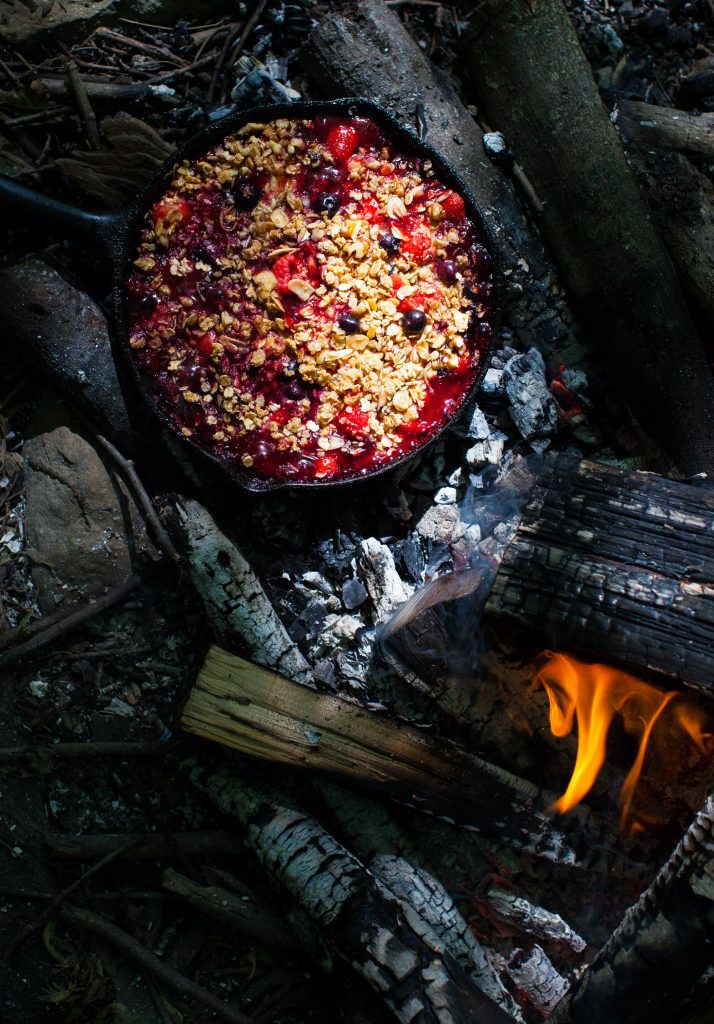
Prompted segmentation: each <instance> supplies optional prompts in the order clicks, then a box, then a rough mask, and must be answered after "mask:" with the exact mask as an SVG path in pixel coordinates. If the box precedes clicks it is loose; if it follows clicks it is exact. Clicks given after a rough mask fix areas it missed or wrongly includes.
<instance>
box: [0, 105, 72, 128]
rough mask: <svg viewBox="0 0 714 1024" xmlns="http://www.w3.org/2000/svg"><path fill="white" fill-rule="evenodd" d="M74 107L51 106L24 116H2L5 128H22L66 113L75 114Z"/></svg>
mask: <svg viewBox="0 0 714 1024" xmlns="http://www.w3.org/2000/svg"><path fill="white" fill-rule="evenodd" d="M73 113H74V107H49V108H46V109H45V110H36V111H35V112H34V114H23V115H22V117H5V116H3V118H2V124H3V127H5V128H20V127H21V126H22V125H25V124H41V123H42V122H43V121H51V120H52V118H53V117H64V116H65V115H66V114H73Z"/></svg>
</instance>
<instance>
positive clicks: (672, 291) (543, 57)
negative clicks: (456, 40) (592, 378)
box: [464, 0, 714, 474]
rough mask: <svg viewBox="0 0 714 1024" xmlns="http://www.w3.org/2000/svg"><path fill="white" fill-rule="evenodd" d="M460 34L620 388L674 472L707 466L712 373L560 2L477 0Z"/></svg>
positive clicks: (481, 94)
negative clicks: (464, 35) (464, 32)
mask: <svg viewBox="0 0 714 1024" xmlns="http://www.w3.org/2000/svg"><path fill="white" fill-rule="evenodd" d="M467 39H468V42H467V45H466V47H465V54H464V56H465V60H464V66H465V69H466V71H467V74H468V75H469V77H470V79H471V81H472V82H473V84H474V87H475V90H476V94H477V97H478V101H479V104H480V105H481V106H482V107H483V110H484V112H485V115H486V116H487V117H488V119H489V121H490V122H491V124H492V125H493V126H494V127H496V128H498V129H499V130H501V131H502V132H503V133H504V134H505V136H506V139H507V141H508V143H509V145H510V146H511V147H512V149H513V151H514V152H515V154H516V157H517V159H518V161H519V162H520V163H521V164H522V166H523V168H524V170H525V172H526V173H527V175H528V177H529V178H530V180H531V181H532V183H533V185H534V187H535V189H536V191H537V193H538V195H539V196H540V198H541V200H542V202H543V210H542V212H541V214H540V215H538V222H539V225H540V227H541V230H542V232H543V235H544V238H545V240H546V243H547V244H548V246H549V248H550V251H551V252H552V254H553V257H554V259H555V261H556V264H557V266H558V268H559V270H560V272H561V274H562V277H563V281H564V283H565V285H566V287H567V289H568V290H569V292H570V295H571V296H572V298H573V300H574V302H575V304H576V308H577V309H578V310H579V311H580V313H581V315H582V317H583V319H584V321H585V322H586V324H587V325H589V328H590V335H591V337H592V338H593V339H594V340H596V343H597V345H598V347H600V348H601V350H602V354H603V356H604V357H605V359H606V360H607V363H608V367H609V368H610V370H611V373H612V379H613V380H614V381H615V382H616V383H617V385H618V388H619V391H620V395H621V397H622V398H623V400H624V401H625V403H626V404H627V405H628V406H629V407H630V409H631V410H632V412H633V413H634V415H635V417H636V418H637V420H638V421H639V422H640V424H641V426H642V427H643V428H644V430H645V431H646V432H647V434H648V435H649V436H650V437H651V438H653V439H655V440H656V441H657V442H658V443H659V444H660V445H661V447H662V449H663V450H664V451H666V452H668V453H669V455H670V457H671V458H672V459H673V460H674V463H675V465H677V466H678V467H679V468H680V470H682V471H683V472H684V473H688V474H689V473H698V472H701V471H706V472H709V473H711V472H713V471H714V437H713V436H712V432H711V429H710V425H711V423H712V421H713V420H714V382H713V381H712V374H711V370H710V368H709V365H708V362H707V359H706V358H705V354H704V351H703V348H702V345H701V342H700V340H699V338H698V337H697V334H696V330H695V328H694V325H693V323H692V320H691V317H690V316H689V313H688V311H687V307H686V305H685V302H684V299H683V296H682V293H681V291H680V287H679V284H678V281H677V278H676V275H675V272H674V269H673V266H672V263H671V261H670V259H669V256H668V254H667V252H666V250H665V248H664V246H663V244H662V241H661V239H660V238H659V236H658V234H657V232H656V231H655V229H654V227H653V225H652V222H651V220H650V218H649V216H648V213H647V209H646V207H645V204H644V201H643V199H642V197H641V195H640V193H639V190H638V188H637V183H636V181H635V179H634V177H633V175H632V173H631V171H630V169H629V167H628V165H627V161H626V159H625V155H624V152H623V150H622V146H621V144H620V141H619V139H618V137H617V133H616V131H615V129H614V127H613V125H612V124H611V122H610V118H609V116H608V112H607V111H606V110H605V108H604V106H603V105H602V103H601V101H600V98H599V95H598V91H597V87H596V85H595V82H594V81H593V78H592V74H591V71H590V67H589V65H588V62H587V59H586V57H585V55H584V53H583V52H582V50H581V48H580V45H579V42H578V38H577V36H576V33H575V29H574V27H573V25H572V24H571V22H570V18H569V16H568V13H567V10H566V8H565V5H564V4H562V2H561V0H541V2H540V3H538V4H532V3H530V2H529V0H484V2H482V3H480V4H479V5H478V6H477V7H476V9H475V11H474V13H473V18H472V28H471V30H470V33H469V35H468V37H467ZM564 83H567V87H566V86H564Z"/></svg>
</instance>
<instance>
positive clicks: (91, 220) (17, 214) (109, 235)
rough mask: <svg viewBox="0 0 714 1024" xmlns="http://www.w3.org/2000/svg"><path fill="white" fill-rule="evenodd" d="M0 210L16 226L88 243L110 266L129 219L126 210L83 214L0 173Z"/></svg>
mask: <svg viewBox="0 0 714 1024" xmlns="http://www.w3.org/2000/svg"><path fill="white" fill-rule="evenodd" d="M0 209H1V210H2V211H3V213H5V214H6V216H7V218H8V219H9V220H11V221H13V222H14V223H16V224H17V225H18V226H24V225H27V224H32V225H33V226H35V227H38V228H41V229H44V230H48V229H49V230H50V231H51V232H52V233H56V234H57V235H59V236H60V237H61V238H65V239H70V240H72V241H74V240H75V239H76V240H77V241H80V242H85V243H86V242H89V243H90V244H91V245H92V248H94V249H97V250H99V251H100V253H101V255H103V256H109V257H110V259H111V262H112V264H115V263H116V259H117V253H118V251H119V249H120V247H121V240H122V236H123V235H124V233H125V229H126V226H127V224H128V220H129V212H128V211H123V210H122V211H119V212H118V213H87V211H86V210H81V209H80V208H79V207H78V206H72V204H71V203H63V202H61V201H60V200H59V199H51V198H50V197H49V196H45V195H42V193H41V192H35V191H34V190H33V189H31V188H26V187H25V186H24V185H19V184H18V183H17V182H16V181H14V180H13V179H12V178H7V177H6V176H5V175H4V174H0ZM3 219H5V217H3Z"/></svg>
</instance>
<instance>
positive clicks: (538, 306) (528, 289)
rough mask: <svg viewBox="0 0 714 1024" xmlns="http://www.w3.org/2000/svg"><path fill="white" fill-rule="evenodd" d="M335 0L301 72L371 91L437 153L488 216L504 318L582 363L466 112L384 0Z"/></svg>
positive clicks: (358, 91)
mask: <svg viewBox="0 0 714 1024" xmlns="http://www.w3.org/2000/svg"><path fill="white" fill-rule="evenodd" d="M335 6H336V9H335V10H331V11H330V13H329V14H327V15H326V16H325V17H324V18H323V20H322V22H321V23H320V24H319V26H318V27H317V28H316V29H315V31H314V32H313V34H312V36H311V38H310V42H309V46H308V50H307V60H306V61H305V70H306V72H307V73H308V74H309V75H310V76H312V77H314V78H316V79H317V80H318V82H319V84H320V85H321V86H322V87H323V88H324V89H325V91H326V92H327V93H329V94H331V95H335V96H340V95H342V96H370V97H372V98H373V99H375V100H377V101H378V102H380V103H381V104H382V105H383V106H385V107H386V108H387V109H389V110H391V111H392V112H393V113H394V114H395V116H396V117H398V118H399V119H400V120H402V121H404V122H405V123H406V124H408V125H409V124H410V125H412V126H413V128H414V130H418V131H420V132H421V134H422V137H423V138H425V139H426V140H427V141H428V142H430V143H432V144H433V145H434V146H435V147H436V148H437V149H438V150H439V151H440V152H442V153H443V154H444V156H445V157H446V158H447V159H448V160H449V161H450V163H451V164H452V165H453V167H455V168H456V170H457V171H458V172H459V174H460V175H461V176H462V178H463V180H464V181H465V183H466V184H467V185H468V186H469V187H470V189H471V190H472V191H473V193H474V194H475V196H476V197H477V198H478V199H479V200H480V203H481V207H482V213H483V216H484V218H485V220H486V222H487V223H488V224H489V225H490V228H491V234H492V239H491V245H492V249H493V252H494V255H495V257H496V262H497V267H498V270H499V272H500V277H501V286H502V289H503V291H502V294H503V296H504V298H505V303H506V307H507V309H506V313H507V317H508V321H509V325H511V326H512V327H514V328H515V330H516V331H517V332H518V334H519V335H520V337H521V338H522V340H523V342H524V344H526V345H531V344H534V345H536V347H538V348H539V349H540V350H541V351H542V352H543V353H544V354H546V356H547V357H552V359H553V361H555V360H557V361H558V362H566V363H568V364H569V365H574V364H576V363H578V362H581V361H582V360H583V356H584V353H583V350H582V346H581V345H580V343H579V342H578V341H576V339H575V338H574V336H573V334H572V332H571V330H570V328H569V327H567V326H566V325H565V323H564V322H563V320H562V319H561V317H560V315H559V313H558V308H557V304H556V303H555V302H554V301H553V299H552V291H553V289H554V287H555V274H554V271H553V267H552V264H551V263H550V261H549V259H548V257H547V256H546V254H545V253H544V251H543V248H542V246H541V244H540V242H539V240H538V239H537V236H536V235H535V234H534V232H533V231H532V230H531V228H530V226H529V224H528V222H527V220H526V218H525V216H524V213H523V209H522V207H521V204H520V202H519V199H518V197H517V195H516V193H515V191H514V189H513V187H512V185H511V183H510V181H509V180H508V177H507V176H506V174H505V173H504V172H503V171H502V170H501V169H500V168H498V167H497V166H496V165H495V164H494V163H492V162H491V160H490V159H489V158H488V156H487V155H486V151H485V149H484V143H483V132H482V131H481V129H480V128H479V126H478V124H477V123H476V121H475V120H474V118H473V117H472V115H471V114H470V113H469V112H468V111H467V110H466V108H465V107H464V105H463V104H462V103H461V101H460V100H459V98H458V96H457V95H456V93H455V92H454V91H453V89H451V88H450V86H449V85H448V84H447V83H446V82H445V80H444V79H443V78H442V77H441V76H440V75H439V74H438V72H437V71H436V69H435V68H434V67H432V65H431V64H430V63H429V61H428V59H427V58H426V57H425V56H424V54H423V53H422V52H421V50H420V49H419V47H418V45H417V44H416V42H415V41H414V40H413V39H412V38H411V36H410V35H409V33H408V32H407V31H406V29H405V28H404V27H403V25H402V24H401V22H400V21H399V18H398V17H397V15H396V13H395V12H394V10H391V9H390V8H389V7H388V6H387V4H385V3H383V0H359V2H356V0H340V2H338V3H337V4H336V5H335Z"/></svg>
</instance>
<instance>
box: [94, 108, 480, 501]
mask: <svg viewBox="0 0 714 1024" xmlns="http://www.w3.org/2000/svg"><path fill="white" fill-rule="evenodd" d="M320 114H324V115H330V114H346V115H347V116H360V115H368V116H370V117H372V118H373V119H374V120H375V121H377V123H378V124H380V126H381V127H383V128H385V129H386V131H387V133H388V134H389V136H390V137H391V138H392V139H393V140H394V141H395V142H396V143H397V144H398V145H399V147H400V148H401V149H403V150H404V151H405V152H407V153H409V152H411V153H413V154H415V155H417V156H421V157H427V158H429V159H431V161H432V164H433V166H434V169H435V170H436V172H437V174H438V175H439V177H440V178H441V179H442V180H443V181H444V182H445V184H447V185H451V186H452V187H453V188H455V189H456V191H458V192H459V193H460V194H461V195H462V196H463V198H464V199H465V201H466V209H467V214H468V216H469V219H470V220H472V221H473V223H474V224H475V226H476V228H477V229H478V231H479V233H480V235H481V237H482V238H483V240H484V241H485V242H486V248H487V249H488V252H489V255H490V256H491V258H492V260H493V249H494V246H493V245H492V241H493V238H492V233H491V231H490V228H489V225H488V220H487V218H486V217H485V216H484V215H483V213H482V211H481V207H480V205H479V203H478V200H477V199H476V197H475V196H474V195H473V193H472V192H471V190H470V189H469V188H468V187H467V186H466V185H465V184H464V182H463V181H462V179H461V177H460V175H459V174H458V173H457V172H456V171H455V170H454V169H453V168H452V167H451V166H450V164H449V163H448V162H447V161H446V160H445V159H444V158H443V157H442V156H441V155H440V154H439V153H438V151H437V150H435V149H433V148H432V146H431V145H430V144H429V143H427V142H423V141H422V140H421V139H420V138H419V137H418V135H417V134H416V132H415V131H414V130H413V129H412V128H410V127H409V126H407V125H404V124H400V122H399V121H397V120H396V119H395V117H394V115H393V114H391V113H390V112H389V111H388V110H386V109H385V108H384V107H382V106H381V105H380V104H379V103H377V102H376V101H375V100H370V99H366V98H363V97H351V98H346V99H336V100H298V101H296V102H293V103H290V102H286V103H270V104H264V105H262V106H257V107H250V108H249V109H247V110H241V111H240V112H238V113H236V114H231V115H229V116H228V117H224V118H221V119H220V120H219V121H216V122H215V124H212V125H208V126H207V127H206V128H203V129H201V130H200V131H198V132H197V133H196V134H195V135H194V136H192V137H191V139H189V140H188V142H186V143H184V145H183V146H180V147H179V148H178V149H177V150H176V151H175V153H173V155H172V156H171V157H170V158H169V159H168V160H167V161H166V162H165V163H164V164H163V165H162V166H161V167H160V168H159V170H158V171H157V172H156V174H155V175H154V176H153V177H152V178H151V180H150V181H149V183H148V184H147V185H146V187H145V188H144V189H143V190H142V191H141V192H140V193H139V195H138V196H137V198H136V200H135V201H134V202H133V203H132V204H131V206H130V208H129V209H128V210H126V211H125V213H124V217H123V218H122V219H124V223H125V226H126V230H125V231H124V238H123V246H122V247H121V251H119V252H118V253H117V255H118V262H117V267H116V284H115V287H114V290H113V299H114V313H115V317H116V322H117V325H118V328H119V330H118V335H119V340H120V345H121V352H122V356H123V361H124V363H125V364H126V366H127V367H128V370H129V373H130V375H131V378H132V380H133V382H134V383H135V385H136V386H137V388H138V390H139V392H140V394H141V395H142V398H143V399H144V401H145V403H146V404H147V405H148V406H149V408H150V409H151V411H152V413H153V414H154V416H156V417H157V418H158V419H159V420H160V421H161V423H162V424H163V425H164V426H165V427H167V429H168V430H169V431H170V432H171V434H172V435H173V436H175V437H177V438H178V439H179V440H180V441H181V442H183V443H184V444H185V445H187V446H188V447H190V448H191V449H192V450H193V451H194V452H195V453H196V454H198V455H199V456H200V458H201V459H203V460H208V461H210V462H212V463H213V464H214V465H215V466H217V467H218V468H219V469H220V470H221V471H222V472H223V473H224V474H225V475H226V476H228V477H229V478H230V479H231V480H232V481H234V482H235V483H236V484H238V485H239V486H240V487H242V488H244V489H245V490H248V491H252V492H254V493H265V492H268V491H276V490H282V489H284V488H299V489H300V490H322V489H325V488H330V487H333V488H334V487H345V486H346V485H348V484H358V483H367V482H368V481H371V480H373V479H375V478H376V477H379V476H383V475H384V474H385V473H391V472H393V471H394V470H396V469H398V468H399V467H400V466H403V465H404V464H405V463H407V462H409V461H410V460H411V459H415V458H416V457H417V456H420V455H422V454H423V453H424V452H425V451H426V450H427V449H428V448H429V447H431V445H433V444H435V443H436V441H438V440H439V438H440V437H441V436H442V435H443V434H444V433H445V432H446V431H447V430H449V429H450V427H452V426H453V424H454V422H455V421H456V420H457V419H458V417H459V416H460V415H461V413H462V412H463V410H464V408H465V406H466V405H467V404H468V402H469V401H470V400H471V398H472V397H473V396H474V394H475V393H476V391H477V390H478V389H479V387H480V386H481V383H482V381H483V378H484V376H485V373H486V370H487V369H488V365H489V362H490V358H491V354H492V352H493V346H494V341H495V335H496V329H497V326H498V317H497V311H498V302H497V294H496V287H495V280H494V281H493V289H494V290H493V292H492V297H491V309H490V315H491V327H492V333H491V340H490V341H489V343H488V345H487V346H486V347H485V348H484V349H483V350H482V352H481V366H480V368H479V370H478V372H477V374H476V376H475V377H474V380H473V382H472V383H471V385H470V386H469V388H468V389H467V391H465V392H464V395H463V397H462V399H461V401H460V402H459V405H458V406H457V408H456V409H455V411H454V412H453V413H452V414H451V416H449V418H448V419H447V420H446V422H445V423H444V424H443V425H442V426H441V427H440V428H439V429H438V430H437V431H436V432H435V433H434V434H432V435H431V437H430V438H428V440H426V441H424V442H423V443H422V444H420V445H418V446H417V447H416V448H415V449H413V450H412V451H409V452H405V453H404V454H403V455H401V456H399V458H397V459H394V461H392V462H387V463H386V464H385V465H383V466H379V467H377V468H376V469H374V470H370V471H368V472H367V473H364V474H362V475H360V476H353V477H347V478H343V479H341V480H282V479H280V480H266V479H264V478H262V477H258V476H252V475H251V474H250V473H249V472H246V470H245V469H243V468H238V467H236V466H233V465H231V464H229V463H227V462H226V460H224V459H221V458H219V456H217V455H214V454H213V453H211V452H208V451H206V450H205V449H204V448H202V447H201V445H200V444H199V443H198V442H197V441H195V440H194V439H193V438H190V437H183V436H182V435H181V434H179V433H177V431H176V429H175V427H174V425H173V424H172V422H171V419H170V417H169V416H168V415H167V413H165V412H164V411H163V409H161V407H160V406H159V404H158V402H157V401H156V399H155V398H154V397H153V395H151V393H150V390H149V387H148V385H147V383H146V382H145V381H144V379H143V378H142V377H141V374H140V373H139V370H138V367H137V365H136V363H135V361H134V358H133V354H132V351H131V347H130V345H129V330H128V315H127V309H126V294H125V289H124V278H125V275H126V273H127V270H128V265H129V259H130V257H131V255H133V253H134V251H135V246H136V243H137V242H138V239H139V234H140V231H141V228H142V226H143V216H144V214H145V212H146V211H147V210H148V208H149V207H150V206H151V205H153V203H154V201H155V200H156V199H157V198H158V197H159V196H160V195H161V194H163V192H164V190H165V188H166V178H167V176H168V175H169V174H170V173H171V172H172V171H173V168H174V167H175V165H176V164H177V163H179V162H180V161H181V160H184V159H186V158H189V157H193V156H196V155H198V154H200V153H202V152H205V151H206V150H207V149H209V148H210V147H211V146H212V145H214V144H215V143H218V142H220V141H221V140H222V139H224V138H225V137H226V135H229V134H231V132H234V131H237V130H238V129H239V128H242V127H243V125H245V124H247V123H248V122H249V121H257V122H260V121H269V120H276V119H277V118H280V117H314V116H316V115H317V116H319V115H320Z"/></svg>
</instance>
